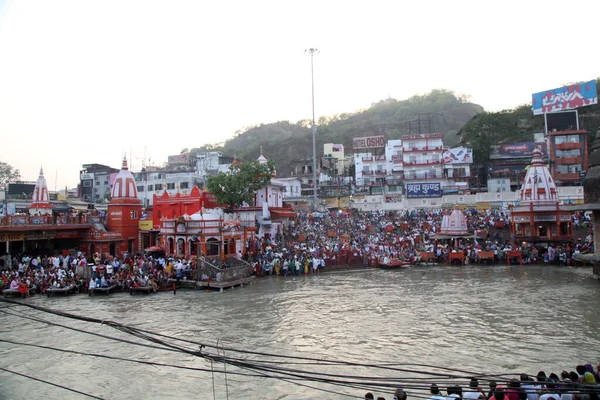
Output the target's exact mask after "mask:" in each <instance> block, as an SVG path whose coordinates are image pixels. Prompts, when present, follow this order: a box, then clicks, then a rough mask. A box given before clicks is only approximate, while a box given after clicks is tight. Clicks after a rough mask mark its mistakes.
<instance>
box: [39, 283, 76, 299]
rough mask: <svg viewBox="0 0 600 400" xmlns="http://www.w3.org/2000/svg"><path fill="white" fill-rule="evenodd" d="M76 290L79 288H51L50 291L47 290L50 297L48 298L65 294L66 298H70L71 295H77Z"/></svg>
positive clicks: (73, 286) (71, 286)
mask: <svg viewBox="0 0 600 400" xmlns="http://www.w3.org/2000/svg"><path fill="white" fill-rule="evenodd" d="M76 290H77V287H76V286H75V285H68V286H65V287H60V288H58V287H54V286H50V287H49V288H48V289H46V294H47V295H48V297H50V296H51V295H53V294H64V295H65V296H68V295H69V294H71V293H75V291H76Z"/></svg>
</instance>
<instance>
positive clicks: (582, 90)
mask: <svg viewBox="0 0 600 400" xmlns="http://www.w3.org/2000/svg"><path fill="white" fill-rule="evenodd" d="M592 104H598V93H597V91H596V81H589V82H584V83H579V84H576V85H569V86H563V87H561V88H557V89H552V90H546V91H544V92H539V93H534V94H533V95H532V99H531V106H532V107H531V108H532V110H533V115H541V114H544V113H551V112H555V111H565V110H573V109H575V108H579V107H583V106H590V105H592Z"/></svg>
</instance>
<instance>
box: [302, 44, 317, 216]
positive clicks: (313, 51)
mask: <svg viewBox="0 0 600 400" xmlns="http://www.w3.org/2000/svg"><path fill="white" fill-rule="evenodd" d="M304 53H308V54H310V82H311V86H312V145H313V208H314V209H315V210H316V209H317V189H318V186H317V126H316V125H315V74H314V68H313V58H314V56H315V54H319V50H317V49H313V48H310V49H308V50H305V51H304Z"/></svg>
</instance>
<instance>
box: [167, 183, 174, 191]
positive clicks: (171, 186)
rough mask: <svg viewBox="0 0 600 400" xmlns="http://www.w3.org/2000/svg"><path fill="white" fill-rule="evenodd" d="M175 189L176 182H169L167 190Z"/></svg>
mask: <svg viewBox="0 0 600 400" xmlns="http://www.w3.org/2000/svg"><path fill="white" fill-rule="evenodd" d="M172 189H175V184H174V183H167V190H172Z"/></svg>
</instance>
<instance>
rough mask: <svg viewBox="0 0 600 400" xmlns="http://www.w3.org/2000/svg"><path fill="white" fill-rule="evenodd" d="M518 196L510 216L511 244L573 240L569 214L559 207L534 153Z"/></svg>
mask: <svg viewBox="0 0 600 400" xmlns="http://www.w3.org/2000/svg"><path fill="white" fill-rule="evenodd" d="M520 196H521V197H520V202H519V204H518V205H516V206H514V207H513V208H512V210H511V216H510V232H511V236H512V238H513V240H514V241H515V242H529V243H544V242H546V243H548V242H563V241H570V240H573V224H572V223H571V212H570V211H569V210H567V209H565V208H564V207H563V206H561V205H560V200H559V197H558V191H557V190H556V184H555V182H554V180H553V179H552V176H551V175H550V171H549V170H548V167H547V166H546V165H545V164H544V161H543V159H542V152H541V151H540V150H538V149H535V150H534V151H533V153H532V158H531V166H530V167H529V169H528V170H527V174H526V175H525V179H524V181H523V185H522V187H521V195H520Z"/></svg>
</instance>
